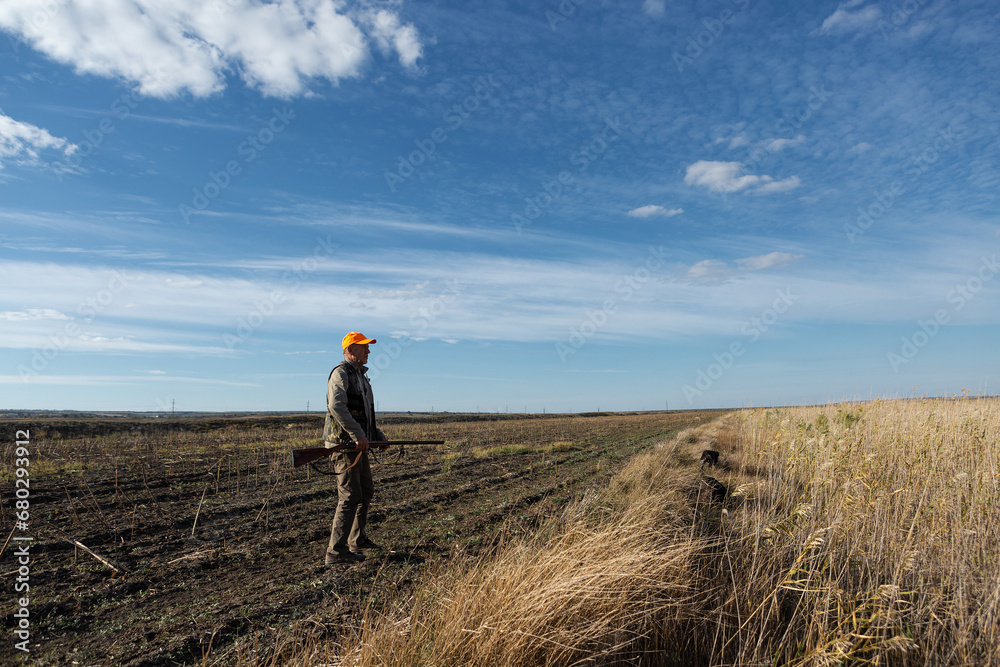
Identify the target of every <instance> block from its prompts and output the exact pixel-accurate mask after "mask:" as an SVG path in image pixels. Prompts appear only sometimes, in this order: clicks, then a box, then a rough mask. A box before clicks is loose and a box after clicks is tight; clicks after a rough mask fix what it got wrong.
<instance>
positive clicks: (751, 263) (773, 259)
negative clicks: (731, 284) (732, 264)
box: [736, 252, 805, 271]
mask: <svg viewBox="0 0 1000 667" xmlns="http://www.w3.org/2000/svg"><path fill="white" fill-rule="evenodd" d="M803 257H805V255H793V254H792V253H789V252H772V253H768V254H767V255H757V256H756V257H744V258H743V259H737V260H736V264H737V266H739V267H740V268H741V269H743V270H744V271H762V270H764V269H773V268H776V267H779V266H786V265H788V264H791V263H792V262H795V261H797V260H800V259H802V258H803Z"/></svg>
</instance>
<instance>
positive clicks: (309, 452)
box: [292, 440, 444, 468]
mask: <svg viewBox="0 0 1000 667" xmlns="http://www.w3.org/2000/svg"><path fill="white" fill-rule="evenodd" d="M368 444H369V445H372V446H373V447H378V446H384V445H443V444H444V440H393V441H391V442H389V441H375V442H369V443H368ZM356 451H358V448H357V447H355V446H353V445H350V446H348V445H337V446H336V447H305V448H304V449H293V450H292V467H294V468H298V467H299V466H304V465H306V464H307V463H312V462H313V461H318V460H320V459H322V458H325V457H327V456H330V455H331V454H333V453H334V452H356Z"/></svg>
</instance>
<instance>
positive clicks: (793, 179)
mask: <svg viewBox="0 0 1000 667" xmlns="http://www.w3.org/2000/svg"><path fill="white" fill-rule="evenodd" d="M800 185H802V181H801V180H799V177H798V176H789V177H788V178H785V179H782V180H780V181H770V182H768V183H765V184H764V185H762V186H760V187H759V188H757V189H755V190H753V193H754V194H755V195H770V194H774V193H776V192H788V191H790V190H794V189H795V188H797V187H799V186H800Z"/></svg>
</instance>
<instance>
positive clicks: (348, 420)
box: [326, 368, 367, 442]
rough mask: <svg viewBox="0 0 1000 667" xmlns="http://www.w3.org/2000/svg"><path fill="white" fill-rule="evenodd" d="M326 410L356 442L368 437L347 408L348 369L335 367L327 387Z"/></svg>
mask: <svg viewBox="0 0 1000 667" xmlns="http://www.w3.org/2000/svg"><path fill="white" fill-rule="evenodd" d="M326 411H327V414H329V415H330V416H332V417H333V420H334V421H335V422H336V423H337V425H338V426H340V427H341V428H342V429H344V430H345V431H347V432H348V433H350V434H351V438H352V439H353V440H354V442H358V441H359V440H361V439H362V438H365V437H367V436H366V435H365V430H364V429H363V428H361V424H359V423H358V422H357V421H355V419H354V417H352V416H351V411H350V410H348V409H347V370H345V369H343V368H336V369H334V371H333V373H331V374H330V381H329V383H328V384H327V387H326Z"/></svg>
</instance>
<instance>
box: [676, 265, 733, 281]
mask: <svg viewBox="0 0 1000 667" xmlns="http://www.w3.org/2000/svg"><path fill="white" fill-rule="evenodd" d="M732 275H733V269H732V268H731V267H730V266H729V265H728V264H726V263H725V262H723V261H721V260H718V259H704V260H702V261H700V262H698V263H697V264H695V265H693V266H691V267H690V268H689V269H688V270H687V271H685V272H684V273H683V274H681V275H679V276H677V277H675V278H674V280H675V281H676V282H680V283H687V284H689V285H718V284H719V283H724V282H727V281H728V280H729V279H730V278H731V277H732Z"/></svg>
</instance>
